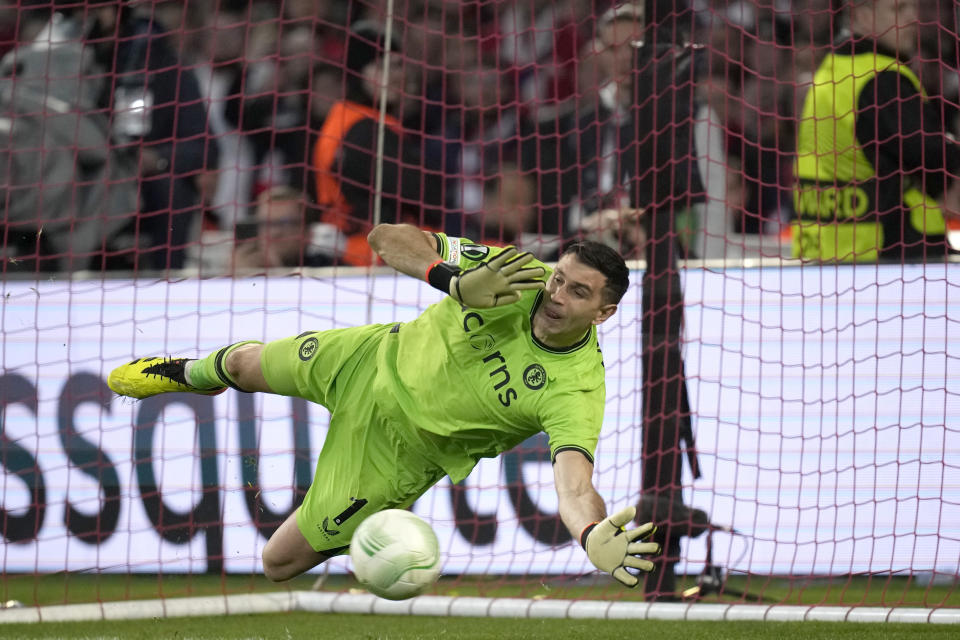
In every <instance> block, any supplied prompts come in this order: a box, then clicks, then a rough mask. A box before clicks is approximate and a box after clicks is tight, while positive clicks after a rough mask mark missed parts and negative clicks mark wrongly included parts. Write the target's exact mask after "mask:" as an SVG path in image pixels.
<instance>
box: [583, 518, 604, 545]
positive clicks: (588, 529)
mask: <svg viewBox="0 0 960 640" xmlns="http://www.w3.org/2000/svg"><path fill="white" fill-rule="evenodd" d="M598 524H600V523H599V522H593V523H591V524H588V525H587V526H585V527H584V528H583V531H581V532H580V546H581V547H583V548H584V549H586V548H587V536H589V535H590V532H591V531H593V530H594V529H595V528H596V527H597V525H598Z"/></svg>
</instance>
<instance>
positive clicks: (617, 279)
mask: <svg viewBox="0 0 960 640" xmlns="http://www.w3.org/2000/svg"><path fill="white" fill-rule="evenodd" d="M568 254H573V255H575V256H577V259H578V260H579V261H580V262H582V263H583V264H585V265H587V266H588V267H592V268H594V269H596V270H597V271H599V272H600V273H602V274H603V275H604V276H605V277H606V279H607V282H606V284H604V285H603V293H604V297H605V298H606V300H607V303H608V304H619V302H620V299H621V298H623V294H625V293H626V292H627V287H629V286H630V270H629V269H627V263H626V262H624V261H623V257H621V256H620V254H619V253H617V252H616V251H615V250H614V249H611V248H610V247H608V246H607V245H605V244H603V243H600V242H593V241H592V240H581V241H578V242H574V243H572V244H570V245H569V246H568V247H567V248H566V249H564V250H563V253H562V254H561V256H560V257H563V256H565V255H568Z"/></svg>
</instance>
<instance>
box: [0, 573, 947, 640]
mask: <svg viewBox="0 0 960 640" xmlns="http://www.w3.org/2000/svg"><path fill="white" fill-rule="evenodd" d="M315 580H316V576H311V575H308V576H302V577H300V578H298V579H296V580H293V581H291V582H288V583H285V584H283V585H276V584H272V583H270V582H268V581H267V580H266V579H265V578H263V576H260V575H226V576H218V575H159V576H158V575H116V574H100V575H89V574H64V573H61V574H51V575H42V576H33V575H23V576H18V575H4V576H0V601H7V600H18V601H20V602H22V603H24V604H26V605H28V606H36V605H56V604H77V603H84V602H98V601H103V602H106V601H117V600H136V599H148V598H182V597H188V596H209V595H220V594H234V593H264V592H271V591H287V590H295V591H300V590H309V589H310V588H311V587H312V586H313V583H314V581H315ZM692 581H693V578H689V579H687V580H686V581H685V582H686V584H682V585H681V586H689V585H690V584H692ZM356 586H357V585H356V583H354V582H353V580H352V579H351V578H349V577H347V576H339V575H337V576H330V577H329V578H328V579H327V580H326V582H325V583H324V585H323V589H324V590H329V591H343V590H348V589H351V588H356ZM727 586H728V587H729V588H730V589H731V590H735V591H746V592H747V593H748V598H741V597H739V596H737V597H732V596H729V595H728V596H723V595H721V596H711V597H710V598H708V599H705V600H704V601H705V602H730V601H738V602H743V601H745V600H746V601H748V602H755V601H760V602H764V603H769V604H789V605H797V604H806V605H814V604H820V605H827V604H831V605H845V606H881V607H894V606H922V607H960V588H958V585H957V584H956V583H947V584H939V585H930V584H927V585H923V584H918V583H916V582H915V581H913V580H911V579H909V578H896V577H886V576H885V577H842V578H841V577H833V578H823V579H803V580H801V579H797V578H792V579H786V578H772V577H765V576H764V577H760V576H749V577H746V576H734V577H732V578H730V579H728V581H727ZM433 593H436V594H441V595H460V596H475V595H478V596H488V597H521V598H538V599H540V598H551V599H605V600H617V601H630V600H639V599H641V598H642V593H641V592H640V591H639V590H628V589H623V588H622V587H620V586H619V584H618V583H615V582H613V581H611V580H609V579H608V578H606V577H603V576H595V575H590V576H582V577H580V578H562V579H561V578H544V579H543V580H541V581H540V582H536V581H530V580H526V581H521V580H517V579H511V578H505V577H487V578H478V577H459V578H456V579H443V580H441V581H440V582H439V583H438V584H437V586H436V588H435V589H434V591H433ZM921 634H922V637H923V638H924V639H925V640H926V639H930V640H939V639H940V638H944V639H946V638H951V639H953V638H958V637H960V628H958V626H957V625H933V624H929V625H928V624H916V625H904V624H864V623H821V622H798V623H780V622H778V623H753V622H690V621H682V622H673V621H661V620H648V621H638V620H632V621H631V620H573V619H562V620H558V619H547V620H540V619H529V620H528V619H503V618H458V617H449V618H445V617H425V616H386V615H339V614H336V615H334V614H316V613H305V612H293V613H286V614H265V615H250V616H241V615H234V616H225V617H198V618H167V619H152V620H129V621H97V622H82V623H78V622H71V623H40V624H16V625H0V638H25V639H32V638H70V639H74V638H125V639H126V638H204V639H206V638H210V639H214V638H217V639H219V638H282V639H289V638H324V639H326V640H334V639H339V638H348V639H349V638H371V639H373V638H398V639H412V638H443V639H460V638H463V639H468V638H471V639H472V638H476V639H486V638H489V639H496V640H503V639H505V638H548V639H550V640H558V639H560V638H590V639H602V638H620V637H622V638H629V637H641V636H642V637H650V638H664V639H666V638H683V639H684V640H696V639H700V638H703V639H704V640H724V639H727V638H730V639H733V638H768V637H770V638H777V639H778V640H793V639H797V640H811V639H813V638H851V639H853V638H857V639H859V638H862V639H874V638H877V639H880V638H883V639H884V640H886V639H888V638H891V639H897V638H915V637H920V636H921Z"/></svg>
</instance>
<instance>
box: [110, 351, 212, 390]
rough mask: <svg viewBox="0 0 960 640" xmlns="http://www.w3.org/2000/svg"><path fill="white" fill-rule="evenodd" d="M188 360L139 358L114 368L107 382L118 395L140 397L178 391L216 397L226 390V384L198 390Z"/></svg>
mask: <svg viewBox="0 0 960 640" xmlns="http://www.w3.org/2000/svg"><path fill="white" fill-rule="evenodd" d="M186 363H187V358H138V359H137V360H134V361H133V362H129V363H127V364H124V365H120V366H119V367H117V368H116V369H114V370H113V371H111V372H110V377H108V378H107V385H109V387H110V388H111V389H112V390H113V391H114V393H116V394H118V395H121V396H127V397H130V398H136V399H138V400H142V399H143V398H149V397H151V396H155V395H157V394H160V393H171V392H176V391H186V392H188V393H199V394H202V395H205V396H215V395H217V394H218V393H223V392H224V391H226V390H227V388H226V387H216V388H214V389H198V388H197V387H194V386H193V385H190V384H187V380H186V377H185V376H184V365H185V364H186Z"/></svg>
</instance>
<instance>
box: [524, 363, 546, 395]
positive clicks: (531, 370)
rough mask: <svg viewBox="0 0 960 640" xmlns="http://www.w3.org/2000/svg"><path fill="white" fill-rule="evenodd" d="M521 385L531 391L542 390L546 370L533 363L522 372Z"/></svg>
mask: <svg viewBox="0 0 960 640" xmlns="http://www.w3.org/2000/svg"><path fill="white" fill-rule="evenodd" d="M523 384H525V385H527V388H528V389H530V390H531V391H536V390H537V389H542V388H543V385H545V384H547V372H546V370H545V369H544V368H543V366H542V365H540V364H539V363H536V362H534V363H533V364H532V365H530V366H529V367H527V368H526V369H524V370H523Z"/></svg>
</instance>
